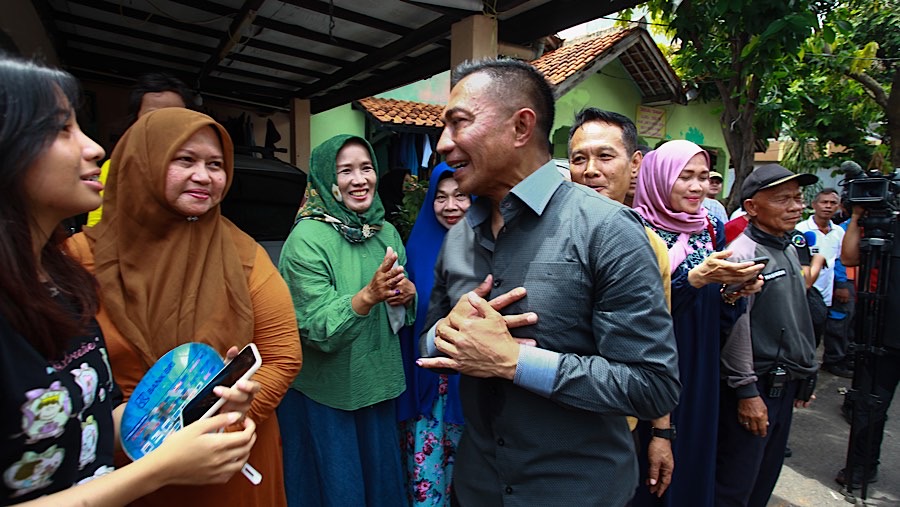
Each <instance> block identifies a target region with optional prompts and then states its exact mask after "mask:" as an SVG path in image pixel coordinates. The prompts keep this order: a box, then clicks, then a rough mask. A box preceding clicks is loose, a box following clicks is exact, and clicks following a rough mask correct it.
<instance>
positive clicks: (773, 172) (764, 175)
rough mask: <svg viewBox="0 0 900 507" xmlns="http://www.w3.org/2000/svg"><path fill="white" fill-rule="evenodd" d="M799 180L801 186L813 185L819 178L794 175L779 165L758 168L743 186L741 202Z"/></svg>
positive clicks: (809, 175) (808, 175)
mask: <svg viewBox="0 0 900 507" xmlns="http://www.w3.org/2000/svg"><path fill="white" fill-rule="evenodd" d="M791 180H797V183H800V186H801V187H803V186H806V185H812V184H813V183H816V182H817V181H819V177H818V176H816V175H815V174H809V173H792V172H791V171H790V170H789V169H786V168H784V167H782V166H780V165H778V164H766V165H764V166H759V167H757V168H756V169H755V170H754V171H753V172H752V173H750V176H747V179H745V180H744V184H743V185H741V200H742V201H743V200H746V199H750V198H751V197H753V196H754V195H756V193H757V192H759V191H760V190H763V189H766V188H772V187H776V186H778V185H781V184H782V183H787V182H788V181H791Z"/></svg>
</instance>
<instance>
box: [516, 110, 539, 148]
mask: <svg viewBox="0 0 900 507" xmlns="http://www.w3.org/2000/svg"><path fill="white" fill-rule="evenodd" d="M513 121H514V122H515V123H514V126H515V129H516V142H515V146H516V147H517V148H518V147H520V146H525V145H526V144H528V142H529V141H530V140H531V138H532V136H534V129H535V126H536V125H537V115H536V114H534V110H533V109H531V108H528V107H523V108H522V109H519V110H518V111H516V112H515V114H514V115H513Z"/></svg>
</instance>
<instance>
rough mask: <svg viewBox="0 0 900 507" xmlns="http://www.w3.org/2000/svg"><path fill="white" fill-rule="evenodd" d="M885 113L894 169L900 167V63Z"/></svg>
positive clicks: (892, 167)
mask: <svg viewBox="0 0 900 507" xmlns="http://www.w3.org/2000/svg"><path fill="white" fill-rule="evenodd" d="M884 113H885V116H886V117H887V133H888V139H887V142H889V143H890V153H891V158H890V160H891V168H890V169H891V170H893V169H896V168H900V65H898V66H897V68H896V70H894V79H893V82H892V84H891V94H890V96H888V100H887V107H886V108H885V111H884Z"/></svg>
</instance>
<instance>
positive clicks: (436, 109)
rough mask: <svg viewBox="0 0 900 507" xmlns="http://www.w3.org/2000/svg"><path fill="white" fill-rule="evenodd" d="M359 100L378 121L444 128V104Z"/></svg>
mask: <svg viewBox="0 0 900 507" xmlns="http://www.w3.org/2000/svg"><path fill="white" fill-rule="evenodd" d="M357 102H359V104H360V105H361V106H362V107H364V108H365V109H366V112H368V113H369V114H371V115H372V116H374V117H375V118H376V119H377V120H378V121H380V122H382V123H385V124H394V125H415V126H425V127H436V128H443V127H444V122H443V121H441V116H442V113H443V112H444V106H439V105H435V104H425V103H422V102H412V101H409V100H396V99H379V98H375V97H368V98H365V99H359V100H358V101H357Z"/></svg>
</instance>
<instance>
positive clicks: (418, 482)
mask: <svg viewBox="0 0 900 507" xmlns="http://www.w3.org/2000/svg"><path fill="white" fill-rule="evenodd" d="M470 204H471V200H470V198H469V196H468V195H467V194H464V193H462V192H460V191H459V185H458V184H457V183H456V181H455V180H454V179H453V169H451V168H450V166H448V165H447V164H446V163H442V164H440V165H438V166H437V167H435V168H434V171H432V173H431V179H430V181H429V184H428V193H427V194H426V195H425V200H424V201H423V204H422V208H421V210H419V216H418V217H417V218H416V223H415V225H414V226H413V229H412V232H411V233H410V235H409V239H408V240H407V242H406V245H407V246H406V252H407V259H408V261H407V264H406V270H407V273H408V274H409V278H410V280H411V281H412V282H413V283H414V284H415V285H416V288H417V290H418V293H419V294H420V297H419V300H418V305H417V307H416V323H415V325H414V326H412V327H407V328H404V329H403V331H401V341H400V343H401V347H402V349H403V353H404V354H403V355H404V365H403V366H404V369H405V370H406V379H407V391H406V393H404V395H403V396H402V397H401V398H402V400H398V419H399V420H400V421H401V422H403V424H402V428H401V429H402V431H403V435H404V438H403V441H402V442H401V445H402V446H403V450H404V457H405V460H406V473H407V495H408V496H409V499H410V501H411V502H412V505H429V506H441V505H450V482H451V475H452V470H453V457H454V455H455V453H456V446H457V444H458V443H459V437H460V436H461V435H462V424H463V415H462V407H461V406H460V402H459V375H447V374H438V373H435V372H433V371H430V370H426V369H424V368H417V367H416V366H415V360H416V359H417V358H418V352H417V351H418V349H419V347H418V341H419V335H420V334H421V333H422V325H423V323H424V322H425V314H426V312H427V311H428V295H429V294H431V288H432V286H433V285H434V263H435V261H436V260H437V257H438V253H439V252H440V250H441V245H442V244H443V242H444V236H445V235H446V234H447V230H448V229H449V228H450V227H452V226H453V225H455V224H457V223H459V222H460V221H462V220H463V218H464V216H465V213H466V211H467V210H468V209H469V205H470Z"/></svg>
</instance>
